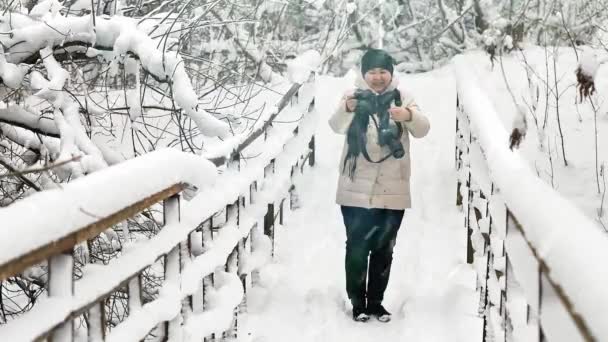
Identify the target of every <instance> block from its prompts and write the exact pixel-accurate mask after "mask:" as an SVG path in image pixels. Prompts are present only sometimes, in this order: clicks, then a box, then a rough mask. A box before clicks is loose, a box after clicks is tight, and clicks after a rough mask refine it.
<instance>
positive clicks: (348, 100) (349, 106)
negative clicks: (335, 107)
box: [345, 96, 357, 112]
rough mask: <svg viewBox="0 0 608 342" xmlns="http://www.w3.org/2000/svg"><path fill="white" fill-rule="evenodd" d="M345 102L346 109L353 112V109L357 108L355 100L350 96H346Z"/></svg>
mask: <svg viewBox="0 0 608 342" xmlns="http://www.w3.org/2000/svg"><path fill="white" fill-rule="evenodd" d="M345 102H346V111H347V112H354V111H355V109H356V108H357V100H356V99H355V98H354V97H352V96H347V97H346V100H345Z"/></svg>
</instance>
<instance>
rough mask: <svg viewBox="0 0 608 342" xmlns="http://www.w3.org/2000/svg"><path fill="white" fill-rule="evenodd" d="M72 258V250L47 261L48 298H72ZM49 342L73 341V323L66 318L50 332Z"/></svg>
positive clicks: (70, 319)
mask: <svg viewBox="0 0 608 342" xmlns="http://www.w3.org/2000/svg"><path fill="white" fill-rule="evenodd" d="M73 275H74V258H73V256H72V250H71V249H70V250H69V251H65V252H63V253H61V254H58V255H55V256H53V257H51V258H50V259H49V281H48V293H49V297H51V298H53V297H61V298H66V297H72V296H73V295H74V277H73ZM50 340H51V342H71V341H73V340H74V321H73V320H72V318H68V320H67V321H66V322H64V323H63V324H62V325H61V326H59V327H58V328H56V329H55V330H53V331H52V332H51V338H50Z"/></svg>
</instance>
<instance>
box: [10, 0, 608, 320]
mask: <svg viewBox="0 0 608 342" xmlns="http://www.w3.org/2000/svg"><path fill="white" fill-rule="evenodd" d="M0 9H2V18H1V19H0V43H1V45H2V46H1V47H2V50H0V77H1V78H2V84H1V85H0V93H1V95H0V96H2V102H3V104H2V105H1V106H0V207H5V206H9V205H11V204H12V203H14V202H16V201H19V200H20V199H22V198H24V197H26V196H28V194H31V193H33V192H37V191H44V190H45V189H52V188H57V187H61V185H62V184H64V183H67V182H70V181H71V180H74V179H77V178H81V177H86V176H87V175H88V174H90V173H92V172H95V171H97V170H100V169H103V168H106V167H108V166H111V165H115V164H118V163H121V162H122V161H124V160H126V159H130V158H134V157H136V156H139V155H142V154H145V153H147V152H150V151H153V150H155V149H158V148H161V147H167V146H169V147H178V148H179V149H181V150H183V151H188V152H192V153H196V154H202V155H210V156H212V155H215V154H216V153H217V151H218V150H221V149H222V148H223V146H224V145H226V144H229V143H230V141H231V137H233V136H235V135H243V134H247V133H248V132H251V131H252V129H253V127H256V126H255V125H256V124H257V123H258V121H259V120H261V119H260V118H263V117H264V115H267V113H268V111H269V110H270V109H269V108H268V106H267V105H265V102H267V101H270V103H274V102H276V101H278V99H279V98H280V96H281V92H282V90H281V89H282V88H281V87H280V86H279V84H281V82H282V81H284V80H285V79H288V80H291V81H297V82H301V81H302V80H301V79H300V75H299V74H298V72H297V70H298V68H300V67H301V64H305V63H306V61H308V60H310V59H311V56H312V58H313V59H314V58H318V60H319V61H320V65H321V67H320V69H319V70H317V72H319V73H321V74H327V73H329V74H334V75H336V76H338V75H343V74H344V73H346V72H347V71H348V70H349V69H351V68H356V67H357V62H358V58H359V57H360V55H361V54H362V52H363V51H364V50H365V49H366V48H368V47H381V48H384V49H386V50H387V51H389V52H390V53H391V54H392V55H393V56H394V57H395V59H396V62H397V66H396V70H397V71H399V72H403V73H419V72H426V71H430V70H432V69H436V68H441V67H444V66H446V65H449V63H450V60H451V58H452V57H453V56H455V55H457V54H463V53H465V54H467V56H469V58H470V61H471V63H472V64H473V65H474V67H475V68H477V69H478V71H479V73H480V75H482V81H483V82H485V83H486V85H487V86H488V87H487V89H490V95H491V96H492V99H493V101H495V103H496V104H497V108H499V109H500V113H501V114H504V117H503V120H504V122H505V125H506V126H507V127H509V129H511V128H513V129H514V130H515V131H516V133H519V134H520V135H524V138H523V142H522V143H521V144H520V146H519V147H520V148H521V151H522V153H524V155H525V156H526V157H527V159H528V160H529V161H530V164H531V165H533V167H534V168H535V170H536V171H537V174H538V175H539V177H541V178H543V179H544V180H546V181H547V182H548V183H549V184H551V185H552V186H553V187H554V188H555V189H557V190H558V191H560V192H561V193H562V194H564V195H565V196H567V197H568V198H570V199H571V200H572V201H574V202H575V203H576V204H578V205H579V206H580V207H581V208H582V209H583V210H584V211H585V212H586V213H587V214H588V216H590V217H592V218H593V219H595V220H596V221H597V223H598V227H603V228H602V229H605V230H606V231H607V232H608V220H607V219H606V216H605V210H606V208H605V207H606V206H607V205H606V204H605V203H604V199H605V198H604V197H605V193H606V175H605V173H606V166H607V164H606V162H607V161H608V159H607V158H606V152H607V151H606V148H608V135H607V134H606V133H604V132H605V131H606V129H608V116H607V114H606V113H607V110H606V108H607V107H606V105H605V97H604V96H605V95H604V94H605V93H604V89H608V71H607V70H605V69H606V68H602V63H603V62H604V61H606V60H608V59H606V57H608V46H607V44H608V35H606V32H608V1H604V0H432V1H430V0H377V1H370V0H354V1H347V0H316V1H315V0H286V1H269V0H243V1H227V0H209V1H207V0H188V1H184V0H180V1H178V0H162V1H159V0H125V1H118V2H117V1H112V0H111V1H96V0H75V1H70V0H67V1H59V0H41V1H36V0H30V1H26V0H11V1H9V0H2V1H1V2H0ZM311 51H316V52H318V55H317V54H316V53H313V52H311ZM307 55H308V58H303V57H302V56H307ZM602 76H605V77H602ZM412 86H413V87H415V85H412ZM277 88H278V89H279V90H277ZM593 90H595V92H593ZM262 93H263V94H265V95H264V96H261V97H260V96H258V95H260V94H262ZM268 93H270V94H268ZM505 94H507V95H506V96H505ZM446 119H448V120H453V119H454V118H446ZM514 144H515V145H516V143H514ZM602 147H603V150H602ZM321 148H322V147H321ZM513 148H516V146H513ZM4 224H5V223H4V222H0V225H4ZM125 225H127V226H128V227H127V228H128V229H124V230H123V228H124V227H116V228H115V229H114V230H110V231H109V232H108V233H105V234H102V235H101V236H100V237H99V238H97V239H95V240H93V241H91V242H90V243H89V244H87V245H83V246H81V248H79V253H78V255H77V262H78V263H79V264H80V265H82V264H84V263H87V262H91V260H94V261H95V262H101V263H103V262H107V261H108V260H110V259H111V258H113V257H114V256H116V255H117V254H118V253H120V250H121V244H122V243H123V241H125V239H128V238H129V237H128V236H125V235H131V238H132V237H133V236H137V235H140V236H150V235H153V234H155V233H156V232H157V231H158V230H159V229H160V224H159V220H158V217H157V214H156V213H155V212H154V211H146V212H144V213H143V214H141V215H139V216H138V217H137V218H135V219H131V220H129V221H128V223H126V224H125ZM125 232H127V233H125ZM46 280H47V279H46V273H45V270H44V266H41V267H39V268H37V269H33V270H32V271H30V272H28V273H27V274H23V275H22V276H20V277H13V278H10V280H8V281H5V282H2V283H1V290H2V291H1V295H0V323H2V322H6V321H8V320H11V319H12V318H14V317H15V316H16V315H19V314H20V313H22V312H24V311H26V310H28V309H29V308H31V307H32V305H34V303H35V301H36V298H38V296H40V295H41V293H43V292H44V291H45V290H44V288H45V283H46ZM157 282H158V279H156V275H155V273H154V272H153V271H151V272H149V273H148V274H147V278H146V279H145V280H144V281H143V285H144V290H146V289H145V288H148V290H147V291H144V292H145V294H146V295H147V296H150V297H153V296H155V295H156V293H155V291H156V290H155V289H157V286H155V284H157ZM144 300H146V298H144ZM125 301H126V300H125V298H124V297H121V294H120V293H117V294H116V295H115V296H113V297H112V299H111V300H110V301H109V302H108V304H107V306H108V308H111V309H110V310H108V312H109V315H110V316H109V320H108V324H110V325H112V324H116V323H118V322H119V321H120V320H121V315H123V314H124V312H125V307H126V303H125ZM121 308H122V309H121Z"/></svg>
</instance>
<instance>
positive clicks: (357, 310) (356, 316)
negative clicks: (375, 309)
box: [353, 306, 369, 322]
mask: <svg viewBox="0 0 608 342" xmlns="http://www.w3.org/2000/svg"><path fill="white" fill-rule="evenodd" d="M353 320H355V322H367V321H368V320H369V315H368V314H367V310H366V309H365V307H364V306H353Z"/></svg>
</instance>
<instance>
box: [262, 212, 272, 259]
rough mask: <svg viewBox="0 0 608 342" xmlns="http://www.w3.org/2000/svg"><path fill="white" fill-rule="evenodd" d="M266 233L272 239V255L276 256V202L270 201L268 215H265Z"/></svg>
mask: <svg viewBox="0 0 608 342" xmlns="http://www.w3.org/2000/svg"><path fill="white" fill-rule="evenodd" d="M264 234H265V235H267V236H268V237H270V240H271V241H272V256H274V203H268V209H267V211H266V216H264Z"/></svg>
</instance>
